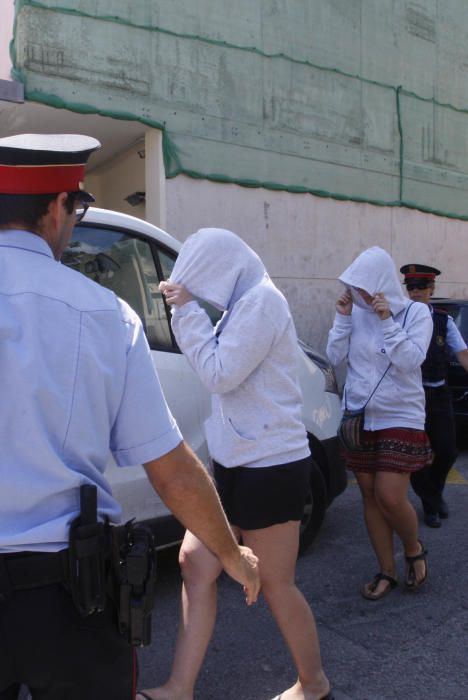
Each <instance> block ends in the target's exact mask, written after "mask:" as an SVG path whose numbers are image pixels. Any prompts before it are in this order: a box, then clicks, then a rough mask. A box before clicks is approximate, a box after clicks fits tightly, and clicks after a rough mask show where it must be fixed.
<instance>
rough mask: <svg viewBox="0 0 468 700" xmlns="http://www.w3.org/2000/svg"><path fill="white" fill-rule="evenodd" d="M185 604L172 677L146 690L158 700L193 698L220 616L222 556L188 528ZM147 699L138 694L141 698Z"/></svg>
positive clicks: (183, 549)
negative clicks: (218, 586) (218, 591)
mask: <svg viewBox="0 0 468 700" xmlns="http://www.w3.org/2000/svg"><path fill="white" fill-rule="evenodd" d="M179 560H180V565H181V570H182V578H183V584H182V604H181V617H180V623H179V634H178V638H177V644H176V650H175V655H174V661H173V665H172V670H171V675H170V677H169V679H168V681H167V682H166V683H165V684H164V685H163V686H161V687H159V688H152V689H151V690H145V693H146V694H147V695H148V696H149V697H150V698H153V699H154V700H193V691H194V686H195V682H196V680H197V676H198V673H199V671H200V667H201V665H202V663H203V659H204V658H205V654H206V649H207V647H208V644H209V642H210V639H211V635H212V633H213V627H214V623H215V619H216V579H217V578H218V576H219V574H220V573H221V570H222V568H221V565H220V563H219V561H218V559H217V558H216V557H215V556H214V555H213V554H211V552H210V551H209V550H208V549H207V548H206V547H205V546H204V545H203V544H202V543H201V542H200V541H199V540H198V539H197V538H196V537H195V536H194V535H192V533H191V532H187V533H186V535H185V537H184V541H183V543H182V547H181V550H180V556H179ZM140 699H141V700H143V698H142V697H141V696H138V694H137V700H140Z"/></svg>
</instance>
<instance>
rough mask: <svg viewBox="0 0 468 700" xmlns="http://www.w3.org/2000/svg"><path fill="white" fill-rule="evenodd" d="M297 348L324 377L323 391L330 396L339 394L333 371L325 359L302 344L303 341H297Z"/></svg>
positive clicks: (305, 344)
mask: <svg viewBox="0 0 468 700" xmlns="http://www.w3.org/2000/svg"><path fill="white" fill-rule="evenodd" d="M298 343H299V347H300V348H301V350H303V351H304V352H305V354H306V355H307V357H308V358H309V359H310V360H312V362H313V363H314V364H315V365H317V367H318V368H319V369H320V370H321V372H322V373H323V376H324V377H325V391H327V392H329V393H330V394H339V391H338V382H337V381H336V375H335V370H334V369H333V367H332V366H331V364H330V362H329V361H328V359H327V358H326V357H324V356H323V355H321V354H320V353H319V352H317V350H313V349H312V348H311V347H310V345H307V343H304V341H303V340H300V339H298Z"/></svg>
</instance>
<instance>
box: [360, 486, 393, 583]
mask: <svg viewBox="0 0 468 700" xmlns="http://www.w3.org/2000/svg"><path fill="white" fill-rule="evenodd" d="M356 479H357V482H358V484H359V488H360V490H361V495H362V500H363V505H364V520H365V522H366V527H367V532H368V535H369V539H370V541H371V545H372V548H373V550H374V552H375V555H376V557H377V561H378V562H379V567H380V571H381V572H382V573H383V574H387V576H392V577H395V559H394V553H393V528H392V526H391V525H390V523H389V522H388V520H387V518H386V515H385V512H384V511H383V510H382V508H381V505H380V502H379V501H378V500H377V498H376V475H374V474H367V473H365V472H356ZM389 586H390V584H389V583H388V581H380V583H379V584H378V586H377V588H376V589H375V591H374V592H375V594H377V595H378V594H379V593H381V592H383V590H384V589H386V588H388V587H389Z"/></svg>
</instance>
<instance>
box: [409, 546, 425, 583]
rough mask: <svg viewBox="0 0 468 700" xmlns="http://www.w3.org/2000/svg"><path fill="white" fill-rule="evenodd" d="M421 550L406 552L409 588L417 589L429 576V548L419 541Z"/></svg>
mask: <svg viewBox="0 0 468 700" xmlns="http://www.w3.org/2000/svg"><path fill="white" fill-rule="evenodd" d="M418 547H419V551H417V552H415V553H411V554H405V559H406V579H405V584H406V587H407V588H408V589H409V590H413V591H414V590H416V589H417V588H419V587H420V586H422V584H423V583H424V582H425V580H426V578H427V561H426V554H427V550H426V549H425V548H424V545H423V544H422V543H421V542H418Z"/></svg>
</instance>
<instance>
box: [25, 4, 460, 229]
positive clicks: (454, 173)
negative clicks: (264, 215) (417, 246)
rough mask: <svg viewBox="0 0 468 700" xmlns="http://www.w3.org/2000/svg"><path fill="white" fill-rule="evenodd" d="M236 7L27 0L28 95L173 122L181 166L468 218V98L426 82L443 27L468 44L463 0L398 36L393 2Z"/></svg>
mask: <svg viewBox="0 0 468 700" xmlns="http://www.w3.org/2000/svg"><path fill="white" fill-rule="evenodd" d="M231 5H233V3H229V2H227V0H226V1H224V0H217V1H216V2H214V0H198V2H197V3H193V0H172V1H171V2H164V0H139V1H138V2H137V3H135V2H128V1H127V0H99V2H96V1H95V0H60V1H55V2H54V1H53V0H43V1H41V2H40V1H39V0H16V21H15V31H14V40H13V42H12V47H11V51H12V59H13V65H14V71H15V77H16V78H17V79H19V80H21V81H22V82H23V83H24V85H25V93H26V96H27V99H28V100H32V101H37V102H41V103H44V104H49V105H51V106H54V107H60V108H66V109H70V110H73V111H75V112H82V113H90V112H92V113H98V114H101V115H105V116H111V117H114V118H119V119H131V120H138V121H140V122H142V123H144V124H147V125H149V126H152V127H156V128H159V129H161V130H162V131H163V150H164V162H165V167H166V175H167V177H175V176H176V175H178V174H181V173H183V174H185V175H188V176H190V177H193V178H204V179H209V180H213V181H217V182H232V183H237V184H239V185H243V186H245V187H266V188H268V189H276V190H287V191H290V192H302V193H303V192H310V193H313V194H316V195H319V196H324V197H333V198H336V199H348V200H355V201H360V202H370V203H373V204H383V205H392V206H401V205H404V206H408V207H413V208H417V209H420V210H423V211H429V212H433V213H435V214H441V215H444V216H449V217H456V218H463V219H468V198H467V194H468V166H467V158H466V154H465V149H466V144H467V143H468V138H467V137H468V110H467V109H464V107H463V104H461V105H460V106H457V105H454V104H448V103H443V102H442V101H439V100H436V99H433V98H432V97H425V96H424V93H428V94H430V93H431V91H432V92H434V90H435V88H436V87H437V81H436V78H437V76H435V75H434V76H432V83H431V82H430V80H428V77H427V76H428V75H429V76H431V75H432V73H431V70H432V69H431V67H430V64H428V63H427V61H428V58H430V57H431V56H432V57H434V55H436V54H435V53H434V52H437V51H440V52H441V56H440V57H439V58H440V65H438V69H437V70H438V71H439V73H440V72H442V71H443V69H444V66H443V65H442V63H441V62H442V58H443V55H445V54H443V52H442V50H441V49H440V46H442V42H443V36H444V35H443V32H444V31H445V30H447V29H448V28H450V29H451V33H450V34H447V36H448V38H447V41H450V42H451V44H452V45H453V46H455V47H456V46H457V42H458V43H459V45H460V52H462V51H463V50H464V49H463V46H464V36H463V32H461V34H460V35H459V34H457V32H456V27H457V25H458V24H460V27H462V26H463V22H462V20H463V19H466V18H465V15H464V13H466V9H465V8H464V5H463V2H462V0H460V3H459V5H457V6H456V3H455V4H454V8H452V12H453V13H455V14H452V15H451V16H449V13H447V17H448V19H449V20H450V23H448V24H447V26H445V25H443V24H439V25H438V24H437V22H438V21H439V23H440V22H443V18H442V19H439V20H438V19H437V18H436V17H431V16H430V14H428V12H429V11H427V13H426V14H424V13H425V10H424V9H421V7H419V5H418V6H417V7H416V5H415V6H414V8H413V6H411V8H409V9H408V8H407V9H406V15H405V16H404V17H403V18H402V21H401V26H400V28H399V30H400V33H401V36H400V34H398V41H399V42H400V45H399V46H396V48H395V46H394V44H395V40H394V35H395V26H394V24H395V21H396V20H395V15H394V14H392V13H393V12H394V10H392V7H393V5H394V3H392V2H390V1H389V2H386V1H384V2H382V3H379V8H376V7H375V5H376V3H375V2H373V3H370V2H367V1H366V0H362V2H358V1H357V0H334V2H333V3H322V2H308V1H306V0H302V1H300V0H297V1H296V2H294V3H291V2H287V0H268V1H267V0H263V1H262V0H257V2H252V0H237V3H235V5H236V6H235V8H232V7H231ZM364 6H365V8H366V13H365V16H364V13H363V7H364ZM408 7H409V6H408ZM418 8H419V9H418ZM457 8H458V9H457ZM457 12H458V13H459V15H460V16H458V15H457ZM418 13H419V14H418ZM447 21H448V20H447ZM363 22H364V23H365V22H367V24H368V26H367V30H369V31H367V30H366V26H364V25H363ZM392 29H393V34H391V31H390V30H392ZM370 30H372V31H370ZM460 31H461V30H460ZM437 32H439V34H437ZM407 35H411V36H409V39H408V36H407ZM388 36H391V40H392V42H393V44H392V43H391V42H390V41H389V40H388ZM441 37H442V38H441ZM436 38H437V41H436ZM397 43H398V42H397ZM442 48H443V46H442ZM453 50H454V51H455V49H453ZM402 52H403V58H404V60H407V59H408V60H409V58H410V57H412V60H413V63H412V65H411V68H412V72H411V70H409V71H407V73H406V74H405V76H404V77H406V78H407V80H406V81H404V82H405V85H403V86H399V85H398V83H397V84H393V82H392V80H393V79H398V78H400V77H401V75H400V74H398V71H396V69H395V70H394V69H393V68H392V66H394V65H395V66H396V65H399V64H400V62H401V55H400V54H401V53H402ZM405 52H406V53H405ZM442 54H443V55H442ZM460 55H461V54H460ZM318 58H321V59H323V58H326V59H327V62H328V63H329V65H322V63H321V62H319V61H318V60H316V59H318ZM450 60H451V57H450V56H449V57H448V59H447V61H449V62H450ZM452 60H453V56H452ZM434 65H435V63H434ZM445 69H446V70H447V72H449V71H450V69H451V66H450V65H447V66H446V68H445ZM433 72H435V69H434V71H433ZM369 76H371V77H369ZM415 76H416V77H418V76H419V78H420V80H419V82H420V83H421V92H422V94H421V95H420V94H417V92H416V91H414V90H410V89H409V87H413V86H414V84H415V83H416V82H417V81H416V78H415ZM374 77H379V78H382V79H374ZM402 82H403V81H402ZM460 94H461V97H462V98H463V90H461V91H460Z"/></svg>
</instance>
